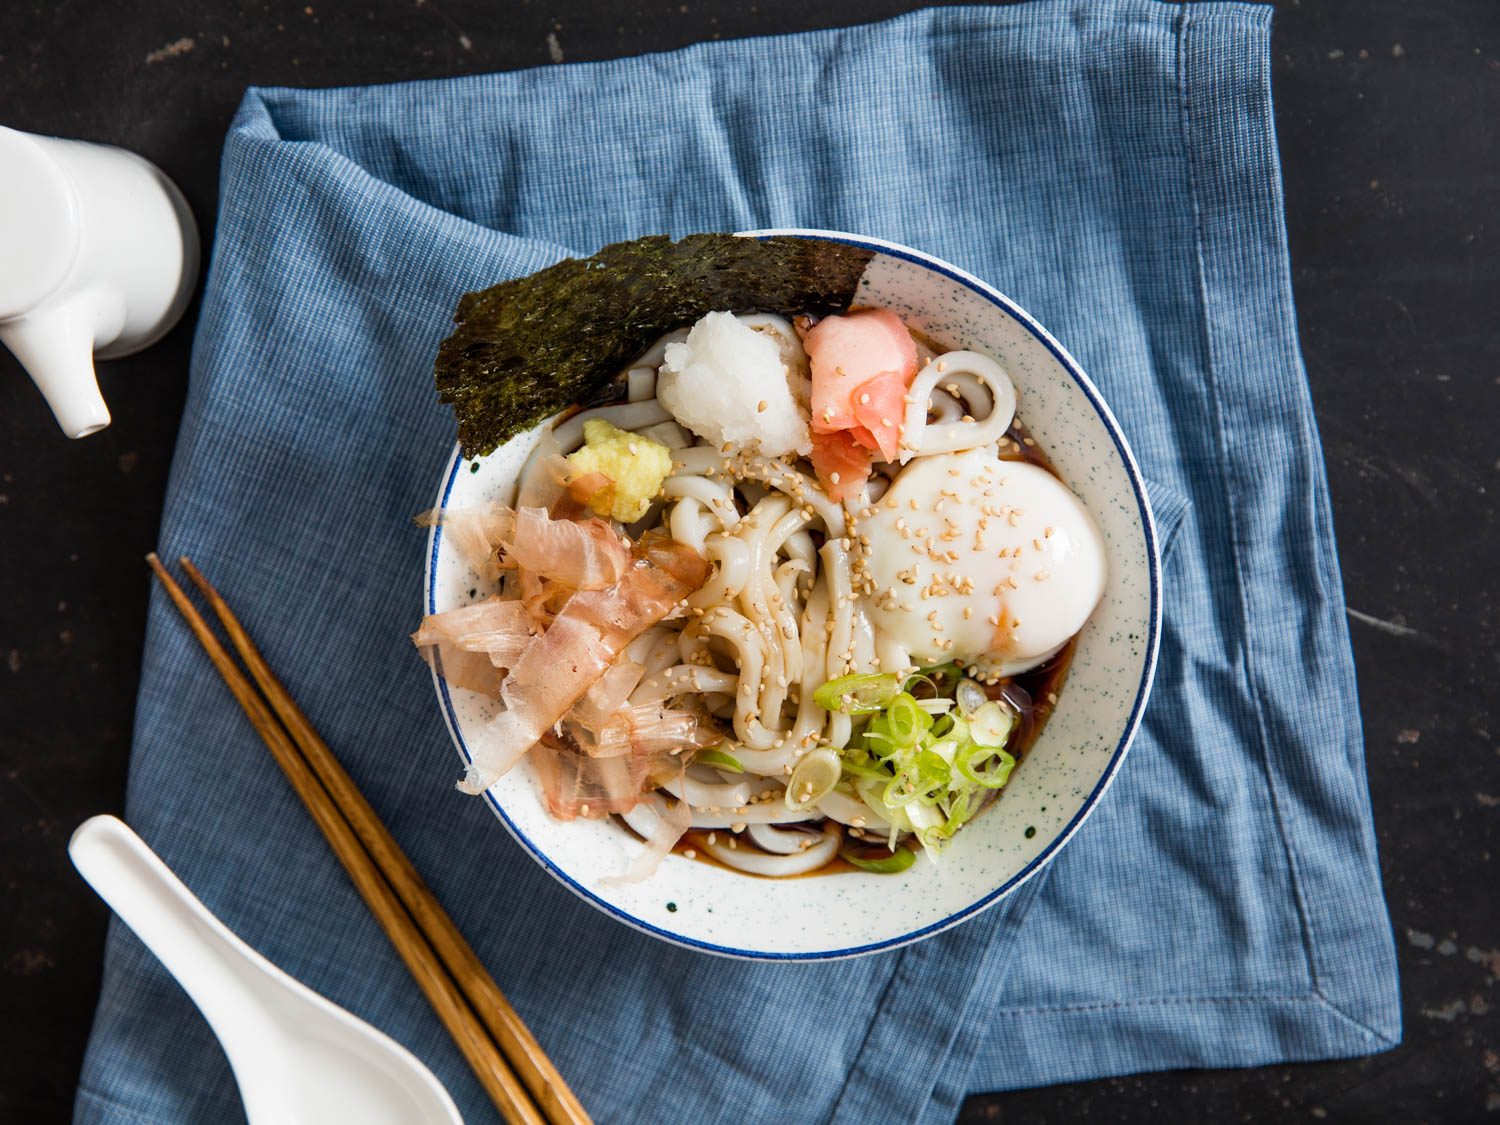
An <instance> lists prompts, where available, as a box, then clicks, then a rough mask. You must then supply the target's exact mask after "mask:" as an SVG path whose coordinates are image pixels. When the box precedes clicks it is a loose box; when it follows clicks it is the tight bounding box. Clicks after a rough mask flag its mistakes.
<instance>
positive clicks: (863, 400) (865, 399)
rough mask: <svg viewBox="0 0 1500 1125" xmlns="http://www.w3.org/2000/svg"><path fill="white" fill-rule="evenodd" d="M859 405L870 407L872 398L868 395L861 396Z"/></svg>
mask: <svg viewBox="0 0 1500 1125" xmlns="http://www.w3.org/2000/svg"><path fill="white" fill-rule="evenodd" d="M859 404H860V405H861V406H869V405H870V396H869V395H868V394H862V395H860V396H859Z"/></svg>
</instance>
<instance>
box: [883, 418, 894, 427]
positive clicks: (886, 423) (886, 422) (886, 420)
mask: <svg viewBox="0 0 1500 1125" xmlns="http://www.w3.org/2000/svg"><path fill="white" fill-rule="evenodd" d="M880 424H881V425H882V426H884V427H885V428H886V429H890V428H891V427H892V426H894V425H895V424H896V423H894V422H892V421H891V420H890V419H889V418H882V419H881V420H880Z"/></svg>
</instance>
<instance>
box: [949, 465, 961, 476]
mask: <svg viewBox="0 0 1500 1125" xmlns="http://www.w3.org/2000/svg"><path fill="white" fill-rule="evenodd" d="M948 475H949V476H950V477H956V476H961V475H962V474H961V473H960V472H959V469H958V466H957V465H954V466H952V467H951V468H949V470H948Z"/></svg>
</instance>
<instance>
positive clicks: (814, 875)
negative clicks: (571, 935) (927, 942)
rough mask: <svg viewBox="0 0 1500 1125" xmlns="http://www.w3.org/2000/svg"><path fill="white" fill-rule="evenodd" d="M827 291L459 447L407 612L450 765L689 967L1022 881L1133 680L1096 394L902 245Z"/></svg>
mask: <svg viewBox="0 0 1500 1125" xmlns="http://www.w3.org/2000/svg"><path fill="white" fill-rule="evenodd" d="M741 237H747V238H757V239H778V238H779V239H787V238H795V239H803V240H815V241H821V242H825V243H829V244H837V245H839V246H843V247H856V248H860V249H861V250H862V251H865V252H867V255H868V261H867V262H865V263H864V264H863V268H862V270H861V271H860V272H859V273H858V277H857V284H856V285H855V287H854V290H853V293H852V295H851V296H850V297H849V299H848V302H847V307H844V308H840V309H835V310H833V311H828V310H827V309H823V310H820V311H818V312H816V313H808V314H802V313H798V312H795V311H794V312H792V313H791V314H790V315H787V314H785V313H768V312H765V311H764V310H758V309H754V308H724V309H716V310H713V311H711V312H708V313H706V314H704V315H702V316H700V317H698V318H696V319H695V320H693V321H692V322H691V323H682V324H678V325H675V326H673V327H672V328H671V329H670V330H669V331H667V332H666V333H665V334H663V335H662V336H661V338H660V339H658V340H656V341H655V342H654V343H653V344H651V345H650V346H648V347H645V348H644V349H643V350H642V352H641V354H639V355H638V356H636V357H635V358H633V359H631V360H629V361H627V362H625V363H624V364H622V365H621V366H620V369H619V372H618V376H617V377H616V378H614V379H612V380H611V381H610V382H609V384H608V385H607V386H606V387H604V389H603V390H602V391H601V392H600V393H598V394H596V395H594V396H592V397H591V401H589V402H586V403H580V404H577V405H576V406H575V407H572V408H569V409H566V410H563V411H561V412H560V413H558V414H556V415H555V416H554V417H552V418H550V419H548V420H547V421H545V422H543V423H542V424H540V425H537V426H534V427H532V428H530V429H528V430H527V431H526V432H524V433H519V434H517V435H515V436H514V437H512V438H511V439H510V440H508V441H506V442H504V443H503V444H501V445H500V446H499V447H498V448H496V449H494V450H493V451H492V452H490V453H489V454H487V455H484V456H482V457H465V456H463V455H462V453H461V452H460V451H459V450H457V449H456V450H455V451H454V454H453V457H452V459H451V460H450V462H449V464H448V466H447V468H446V469H445V471H444V472H443V475H442V479H441V482H440V484H439V488H438V498H437V504H436V506H435V508H434V510H433V512H432V513H430V514H429V515H428V518H427V520H426V522H428V523H430V524H431V525H432V530H431V533H430V540H429V549H428V551H427V555H426V574H425V586H424V592H423V597H424V603H423V615H424V616H423V621H422V626H421V629H420V630H419V632H418V633H417V634H415V636H414V639H415V640H416V641H417V643H418V646H419V647H420V648H422V650H423V651H424V653H425V654H426V655H427V656H428V657H429V660H430V662H431V664H432V666H433V680H434V684H435V686H436V689H437V695H438V701H439V705H440V707H441V710H442V714H443V717H444V719H445V721H446V724H447V727H448V730H449V731H450V733H451V735H452V738H453V741H454V743H455V745H456V746H457V748H458V751H459V755H460V758H461V759H462V764H463V768H464V776H463V778H462V779H461V780H460V782H459V788H460V789H461V790H463V791H465V792H467V793H470V794H474V795H479V796H481V797H482V799H483V800H485V801H487V802H488V803H489V805H490V806H491V808H492V809H493V810H494V812H495V814H496V816H497V817H498V818H499V819H500V821H501V822H502V823H503V825H504V826H505V828H506V829H508V830H509V832H510V834H511V835H512V836H513V837H514V838H515V840H516V842H517V843H518V844H520V846H521V847H522V848H523V849H524V850H525V851H527V852H528V853H530V855H531V856H532V857H533V858H534V859H535V860H536V861H537V862H538V863H540V864H541V865H542V866H543V867H545V868H546V869H547V870H548V871H549V872H550V873H551V874H552V875H554V876H555V877H556V878H557V879H558V880H559V881H560V882H562V883H563V884H564V885H565V886H567V887H568V888H569V889H570V890H572V891H573V892H575V893H577V894H578V895H580V896H581V897H582V898H584V899H585V900H587V901H588V902H589V903H591V904H592V905H594V906H595V907H597V908H599V909H600V910H602V911H604V912H605V913H606V914H609V915H610V916H612V917H614V918H616V919H618V920H619V921H621V922H624V923H625V924H627V925H630V926H632V927H634V928H636V929H638V930H641V931H644V932H646V933H648V934H652V935H654V936H656V937H659V938H662V939H665V940H667V941H670V942H673V943H676V944H679V945H682V946H686V947H689V948H692V949H695V950H702V951H706V952H710V953H716V954H722V955H729V956H736V957H745V958H759V959H772V960H811V959H827V958H837V957H847V956H854V955H859V954H865V953H871V952H875V951H879V950H885V949H891V948H894V947H897V946H900V945H903V944H906V943H909V942H913V941H916V940H919V939H922V938H924V937H927V936H930V935H932V934H935V933H938V932H939V931H942V930H944V929H946V928H947V927H950V926H953V925H955V924H957V923H959V922H961V921H963V920H964V919H966V918H969V917H971V916H973V915H974V914H976V913H977V912H979V911H982V910H984V909H985V908H986V907H988V906H991V905H993V904H994V903H996V902H997V901H999V900H1000V899H1001V898H1003V897H1005V896H1006V895H1007V894H1009V893H1010V892H1012V891H1014V890H1015V889H1016V888H1017V887H1019V886H1020V885H1021V884H1022V883H1024V882H1025V881H1026V880H1027V879H1028V878H1030V877H1031V876H1033V875H1035V874H1036V873H1037V871H1038V870H1040V869H1041V868H1042V867H1043V866H1044V865H1045V864H1046V863H1047V862H1048V861H1049V860H1051V859H1052V858H1053V857H1054V856H1056V855H1057V853H1058V851H1059V849H1060V848H1062V847H1063V846H1064V844H1065V843H1066V842H1067V841H1068V839H1069V838H1070V837H1071V836H1072V835H1073V834H1074V833H1075V832H1076V831H1077V830H1078V828H1079V826H1080V825H1081V824H1082V823H1083V821H1084V819H1085V818H1086V817H1087V816H1088V815H1089V814H1090V812H1091V811H1092V810H1093V809H1094V808H1095V807H1096V806H1097V805H1098V803H1099V801H1100V800H1101V798H1102V797H1103V796H1104V794H1105V791H1106V789H1107V788H1108V787H1109V784H1110V782H1111V780H1112V779H1113V778H1114V776H1115V774H1116V773H1117V771H1118V770H1119V768H1120V766H1121V763H1122V761H1123V759H1124V757H1125V754H1126V751H1127V749H1128V747H1129V745H1130V742H1131V739H1132V736H1133V735H1134V733H1135V730H1136V727H1137V724H1138V723H1139V720H1140V717H1141V712H1142V709H1143V707H1144V705H1145V701H1146V698H1147V694H1148V692H1149V690H1150V686H1151V679H1152V673H1153V669H1154V665H1155V660H1156V652H1157V643H1158V636H1159V631H1160V583H1161V578H1160V562H1159V556H1158V550H1157V545H1156V538H1155V531H1154V528H1153V523H1152V517H1151V510H1150V505H1149V503H1148V500H1147V496H1146V489H1145V487H1144V485H1143V482H1142V478H1141V474H1140V471H1139V469H1138V468H1137V465H1136V462H1135V460H1134V457H1133V456H1132V454H1131V451H1130V448H1129V446H1128V445H1127V443H1126V441H1125V438H1124V436H1123V435H1122V433H1121V431H1120V427H1119V425H1118V423H1117V422H1116V420H1115V418H1114V417H1113V415H1112V414H1111V413H1110V410H1109V408H1108V407H1107V406H1106V405H1105V403H1104V401H1103V399H1102V398H1101V397H1100V394H1099V392H1098V390H1097V388H1096V387H1095V386H1094V384H1093V383H1092V382H1091V381H1090V380H1089V378H1088V377H1087V376H1086V375H1085V374H1084V372H1083V370H1082V369H1081V367H1080V366H1079V364H1078V363H1077V361H1076V360H1074V359H1073V358H1072V357H1071V356H1070V355H1069V354H1068V352H1067V351H1066V350H1065V349H1064V348H1063V346H1062V345H1061V344H1060V343H1059V342H1058V341H1057V340H1055V339H1054V338H1053V337H1052V336H1051V335H1050V334H1049V333H1048V332H1047V331H1046V330H1045V329H1044V328H1042V326H1041V325H1039V324H1038V323H1037V322H1036V321H1035V320H1033V319H1032V317H1031V316H1029V315H1028V314H1027V313H1026V312H1025V311H1023V310H1022V309H1021V308H1019V307H1018V306H1017V305H1016V304H1015V303H1014V302H1013V301H1011V300H1009V299H1008V298H1006V297H1005V296H1004V295H1002V294H1001V293H1000V292H998V291H997V290H996V289H994V288H993V287H991V286H990V285H988V284H986V283H985V282H983V281H981V280H979V279H978V278H976V277H973V276H971V275H970V274H968V273H966V272H964V271H963V270H961V269H959V268H957V267H955V266H952V265H949V264H947V263H945V262H943V261H940V260H938V259H936V258H934V257H931V256H930V255H927V254H924V253H921V252H919V251H917V250H913V249H909V248H907V247H903V246H898V245H895V244H892V243H889V242H885V241H882V240H879V239H875V238H869V237H864V236H860V235H853V234H846V233H841V232H830V231H812V230H781V231H757V232H750V233H748V234H745V235H742V236H741Z"/></svg>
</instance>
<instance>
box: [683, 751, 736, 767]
mask: <svg viewBox="0 0 1500 1125" xmlns="http://www.w3.org/2000/svg"><path fill="white" fill-rule="evenodd" d="M693 765H695V766H713V767H714V769H719V770H728V771H729V772H730V773H744V772H745V767H744V766H742V765H740V760H739V759H738V758H736V757H735V756H734V755H733V754H730V753H727V752H725V751H723V750H699V751H698V753H696V754H695V755H693Z"/></svg>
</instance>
